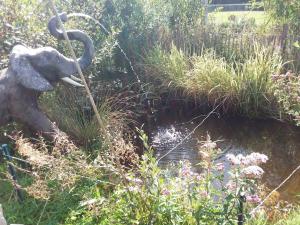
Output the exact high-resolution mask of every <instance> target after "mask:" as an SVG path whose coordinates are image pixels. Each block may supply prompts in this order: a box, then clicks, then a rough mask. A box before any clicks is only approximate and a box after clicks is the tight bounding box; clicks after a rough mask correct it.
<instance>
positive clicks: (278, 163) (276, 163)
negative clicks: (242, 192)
mask: <svg viewBox="0 0 300 225" xmlns="http://www.w3.org/2000/svg"><path fill="white" fill-rule="evenodd" d="M200 122H201V119H199V120H194V121H189V122H187V121H183V120H178V119H176V118H172V117H170V116H168V117H165V118H160V119H159V122H158V123H157V124H159V125H157V126H155V127H153V128H152V132H151V141H152V144H153V146H154V147H155V148H156V155H157V158H160V157H161V156H163V155H165V154H166V153H167V152H168V151H170V150H171V149H172V148H173V147H174V146H176V145H177V144H178V143H180V142H181V141H182V140H183V138H184V137H186V135H188V134H189V133H190V132H191V131H192V130H193V129H194V128H195V127H196V126H197V125H198V124H199V123H200ZM207 133H209V135H210V136H211V138H212V140H217V141H218V142H217V143H218V147H220V148H221V149H222V150H225V151H226V153H234V154H237V153H242V154H248V153H251V152H260V153H263V154H265V155H267V156H268V157H269V161H268V163H267V164H265V165H264V166H263V168H264V170H265V174H264V177H263V183H264V184H265V185H266V187H268V188H270V189H273V188H275V187H277V186H278V185H279V184H280V183H281V182H282V181H283V180H284V179H285V178H286V177H287V176H288V175H289V174H290V173H291V172H292V171H293V170H294V169H295V168H296V167H297V166H298V165H299V164H300V129H299V128H296V127H293V126H289V125H287V124H284V123H281V122H277V121H274V120H247V119H241V118H238V119H237V118H234V119H219V118H209V119H207V120H206V121H205V122H204V123H203V124H202V125H201V126H200V127H199V128H197V129H196V130H195V132H194V133H193V134H192V135H191V136H190V137H189V138H187V139H186V140H185V141H183V143H182V144H180V145H179V146H178V147H177V148H176V149H175V150H173V151H172V152H170V153H169V154H167V155H166V156H165V157H164V158H162V159H161V160H160V161H159V163H160V165H161V166H164V165H166V164H168V163H170V162H178V161H180V160H189V161H190V162H191V163H192V164H193V165H194V167H195V169H197V165H196V164H197V163H199V161H200V156H199V155H198V151H197V145H198V144H197V142H198V140H200V141H201V140H205V138H206V135H207ZM224 159H225V154H223V155H221V156H220V159H218V160H221V161H222V160H224ZM279 194H280V198H281V199H283V200H288V201H298V200H299V199H300V198H299V197H297V195H300V171H298V172H297V173H296V174H295V175H294V176H293V177H292V178H291V179H290V180H289V181H288V182H287V183H286V184H285V185H284V186H282V187H281V188H280V189H279Z"/></svg>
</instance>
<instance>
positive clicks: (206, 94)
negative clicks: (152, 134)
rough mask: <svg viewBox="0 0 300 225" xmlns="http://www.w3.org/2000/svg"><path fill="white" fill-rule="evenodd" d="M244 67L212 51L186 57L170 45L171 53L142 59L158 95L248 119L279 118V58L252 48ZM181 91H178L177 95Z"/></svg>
mask: <svg viewBox="0 0 300 225" xmlns="http://www.w3.org/2000/svg"><path fill="white" fill-rule="evenodd" d="M253 48H254V53H253V54H251V55H250V56H249V57H248V58H247V59H246V60H245V62H244V63H238V62H227V61H226V60H225V58H221V57H219V56H217V54H216V53H215V52H214V51H213V50H211V49H208V50H205V51H203V53H202V54H201V55H199V56H197V55H194V56H188V55H186V54H184V53H183V51H181V50H179V49H177V48H176V46H175V45H172V48H171V50H170V52H167V51H163V50H162V49H160V48H159V47H156V48H155V49H154V50H152V51H150V52H149V54H148V55H147V56H146V58H145V64H144V69H145V77H146V80H148V81H150V80H151V81H153V80H156V83H158V85H156V87H159V88H157V90H158V91H162V90H163V91H170V90H175V91H176V90H178V92H179V93H181V94H182V97H185V98H192V99H194V100H195V101H198V102H199V101H201V102H202V101H205V102H206V103H207V104H208V105H215V104H219V103H222V105H223V111H225V112H227V113H238V114H242V115H245V116H248V117H273V116H275V115H278V114H279V113H278V109H277V108H276V107H277V103H276V98H275V97H274V83H273V82H272V79H271V76H272V74H278V73H279V72H280V70H281V68H282V65H283V64H282V60H281V58H280V56H279V55H278V54H276V53H274V52H272V51H269V49H268V48H265V47H262V46H261V45H259V44H257V45H254V47H253ZM179 90H180V91H179Z"/></svg>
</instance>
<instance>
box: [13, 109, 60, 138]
mask: <svg viewBox="0 0 300 225" xmlns="http://www.w3.org/2000/svg"><path fill="white" fill-rule="evenodd" d="M17 120H19V121H20V122H22V123H25V124H26V125H27V126H28V127H29V128H31V129H32V130H34V131H36V132H38V133H41V134H42V135H43V136H46V137H47V138H50V139H53V137H54V135H55V132H56V131H57V130H58V128H57V127H56V126H55V124H53V123H52V122H51V121H50V120H49V119H48V117H47V116H46V115H45V114H44V113H43V112H41V111H40V110H39V109H37V108H29V107H28V108H27V109H25V113H22V115H20V116H19V117H18V118H17Z"/></svg>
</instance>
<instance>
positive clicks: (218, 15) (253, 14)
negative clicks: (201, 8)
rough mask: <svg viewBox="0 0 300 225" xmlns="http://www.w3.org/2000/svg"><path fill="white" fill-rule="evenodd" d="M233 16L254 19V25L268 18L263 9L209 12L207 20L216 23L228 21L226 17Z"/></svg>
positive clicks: (241, 18)
mask: <svg viewBox="0 0 300 225" xmlns="http://www.w3.org/2000/svg"><path fill="white" fill-rule="evenodd" d="M231 16H234V17H235V18H236V20H237V21H239V20H245V19H247V20H250V19H254V20H255V23H256V25H262V24H264V23H266V21H267V20H268V18H267V14H266V13H265V12H264V11H234V12H212V13H210V14H209V20H211V21H213V22H214V23H216V24H222V23H224V22H228V21H229V20H228V18H229V17H231Z"/></svg>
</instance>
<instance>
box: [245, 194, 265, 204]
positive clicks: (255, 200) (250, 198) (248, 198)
mask: <svg viewBox="0 0 300 225" xmlns="http://www.w3.org/2000/svg"><path fill="white" fill-rule="evenodd" d="M246 201H247V202H249V203H259V202H260V201H261V199H260V197H258V195H247V196H246Z"/></svg>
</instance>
